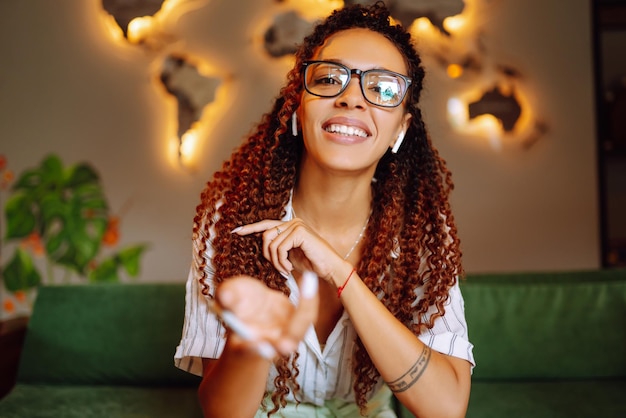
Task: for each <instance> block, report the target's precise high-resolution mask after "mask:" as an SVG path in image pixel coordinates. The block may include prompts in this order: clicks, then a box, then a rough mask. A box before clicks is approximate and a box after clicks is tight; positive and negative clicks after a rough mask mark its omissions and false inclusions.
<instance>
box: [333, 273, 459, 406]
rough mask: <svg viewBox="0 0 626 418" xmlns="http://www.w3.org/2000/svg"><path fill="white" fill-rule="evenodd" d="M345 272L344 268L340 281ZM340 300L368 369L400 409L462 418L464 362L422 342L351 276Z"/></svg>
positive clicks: (358, 279)
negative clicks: (379, 378) (384, 384)
mask: <svg viewBox="0 0 626 418" xmlns="http://www.w3.org/2000/svg"><path fill="white" fill-rule="evenodd" d="M349 272H350V270H348V267H346V277H347V275H348V274H349ZM341 300H342V303H343V305H344V308H345V309H346V310H347V311H348V314H349V315H350V319H351V321H352V323H353V324H354V327H355V329H356V331H357V333H358V334H359V337H360V338H361V341H362V342H363V344H364V346H365V348H366V349H367V351H368V354H369V355H370V357H371V358H372V361H373V362H374V365H375V366H376V368H377V370H378V371H379V373H380V374H381V376H382V378H383V379H384V380H385V382H387V383H388V385H389V387H390V388H391V389H392V391H394V394H395V395H396V397H397V398H398V400H400V402H402V404H403V405H404V406H406V407H407V408H408V409H409V410H410V411H411V412H412V413H413V414H415V415H416V416H420V417H440V416H441V417H463V416H465V412H466V408H467V402H468V399H469V390H470V364H469V363H468V362H467V361H465V360H462V359H458V358H454V357H450V356H446V355H443V354H441V353H439V352H437V351H434V350H431V349H430V348H429V347H428V346H426V345H425V344H423V343H422V342H421V341H420V340H419V339H418V338H417V337H416V336H415V335H414V334H413V332H411V331H410V330H409V329H408V328H407V327H406V326H404V325H403V324H402V323H400V322H399V321H398V320H397V319H396V318H395V317H394V316H393V315H392V314H391V313H390V312H389V311H388V310H387V309H386V308H385V306H384V305H383V304H382V303H381V302H380V301H379V300H378V298H377V297H376V296H375V295H374V294H372V292H371V291H370V290H369V289H368V288H367V286H365V284H364V283H363V282H362V281H361V279H360V278H359V277H358V276H357V275H356V274H355V275H354V276H353V277H351V279H350V282H349V283H348V284H347V285H346V287H345V288H344V289H343V291H342V293H341Z"/></svg>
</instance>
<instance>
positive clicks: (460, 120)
mask: <svg viewBox="0 0 626 418" xmlns="http://www.w3.org/2000/svg"><path fill="white" fill-rule="evenodd" d="M468 119H469V110H468V108H467V103H465V102H463V101H462V100H461V99H459V98H457V97H452V98H450V99H449V100H448V120H449V122H450V125H452V127H453V128H457V129H460V128H462V127H463V126H465V125H466V124H467V120H468Z"/></svg>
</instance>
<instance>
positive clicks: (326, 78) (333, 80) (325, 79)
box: [315, 76, 341, 84]
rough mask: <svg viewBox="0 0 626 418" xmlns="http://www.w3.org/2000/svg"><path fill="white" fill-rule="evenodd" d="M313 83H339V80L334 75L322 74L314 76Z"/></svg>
mask: <svg viewBox="0 0 626 418" xmlns="http://www.w3.org/2000/svg"><path fill="white" fill-rule="evenodd" d="M315 84H341V80H339V79H338V78H336V77H331V76H323V77H318V78H316V79H315Z"/></svg>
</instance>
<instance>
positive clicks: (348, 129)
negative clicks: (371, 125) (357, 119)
mask: <svg viewBox="0 0 626 418" xmlns="http://www.w3.org/2000/svg"><path fill="white" fill-rule="evenodd" d="M324 130H325V131H326V132H330V133H333V134H341V135H346V136H358V137H360V138H367V136H368V135H367V132H365V131H364V130H363V129H360V128H355V127H354V126H346V125H339V124H336V123H333V124H331V125H328V126H327V127H326V128H325V129H324Z"/></svg>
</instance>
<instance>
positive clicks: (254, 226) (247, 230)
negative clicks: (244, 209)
mask: <svg viewBox="0 0 626 418" xmlns="http://www.w3.org/2000/svg"><path fill="white" fill-rule="evenodd" d="M282 224H284V222H283V221H279V220H274V219H265V220H262V221H259V222H254V223H251V224H247V225H241V226H238V227H237V228H235V229H233V230H232V231H231V232H232V233H233V234H237V235H241V236H244V235H250V234H254V233H257V232H265V231H267V230H270V229H272V228H275V227H277V226H279V225H282ZM274 233H275V234H277V235H278V231H276V230H275V231H274Z"/></svg>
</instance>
